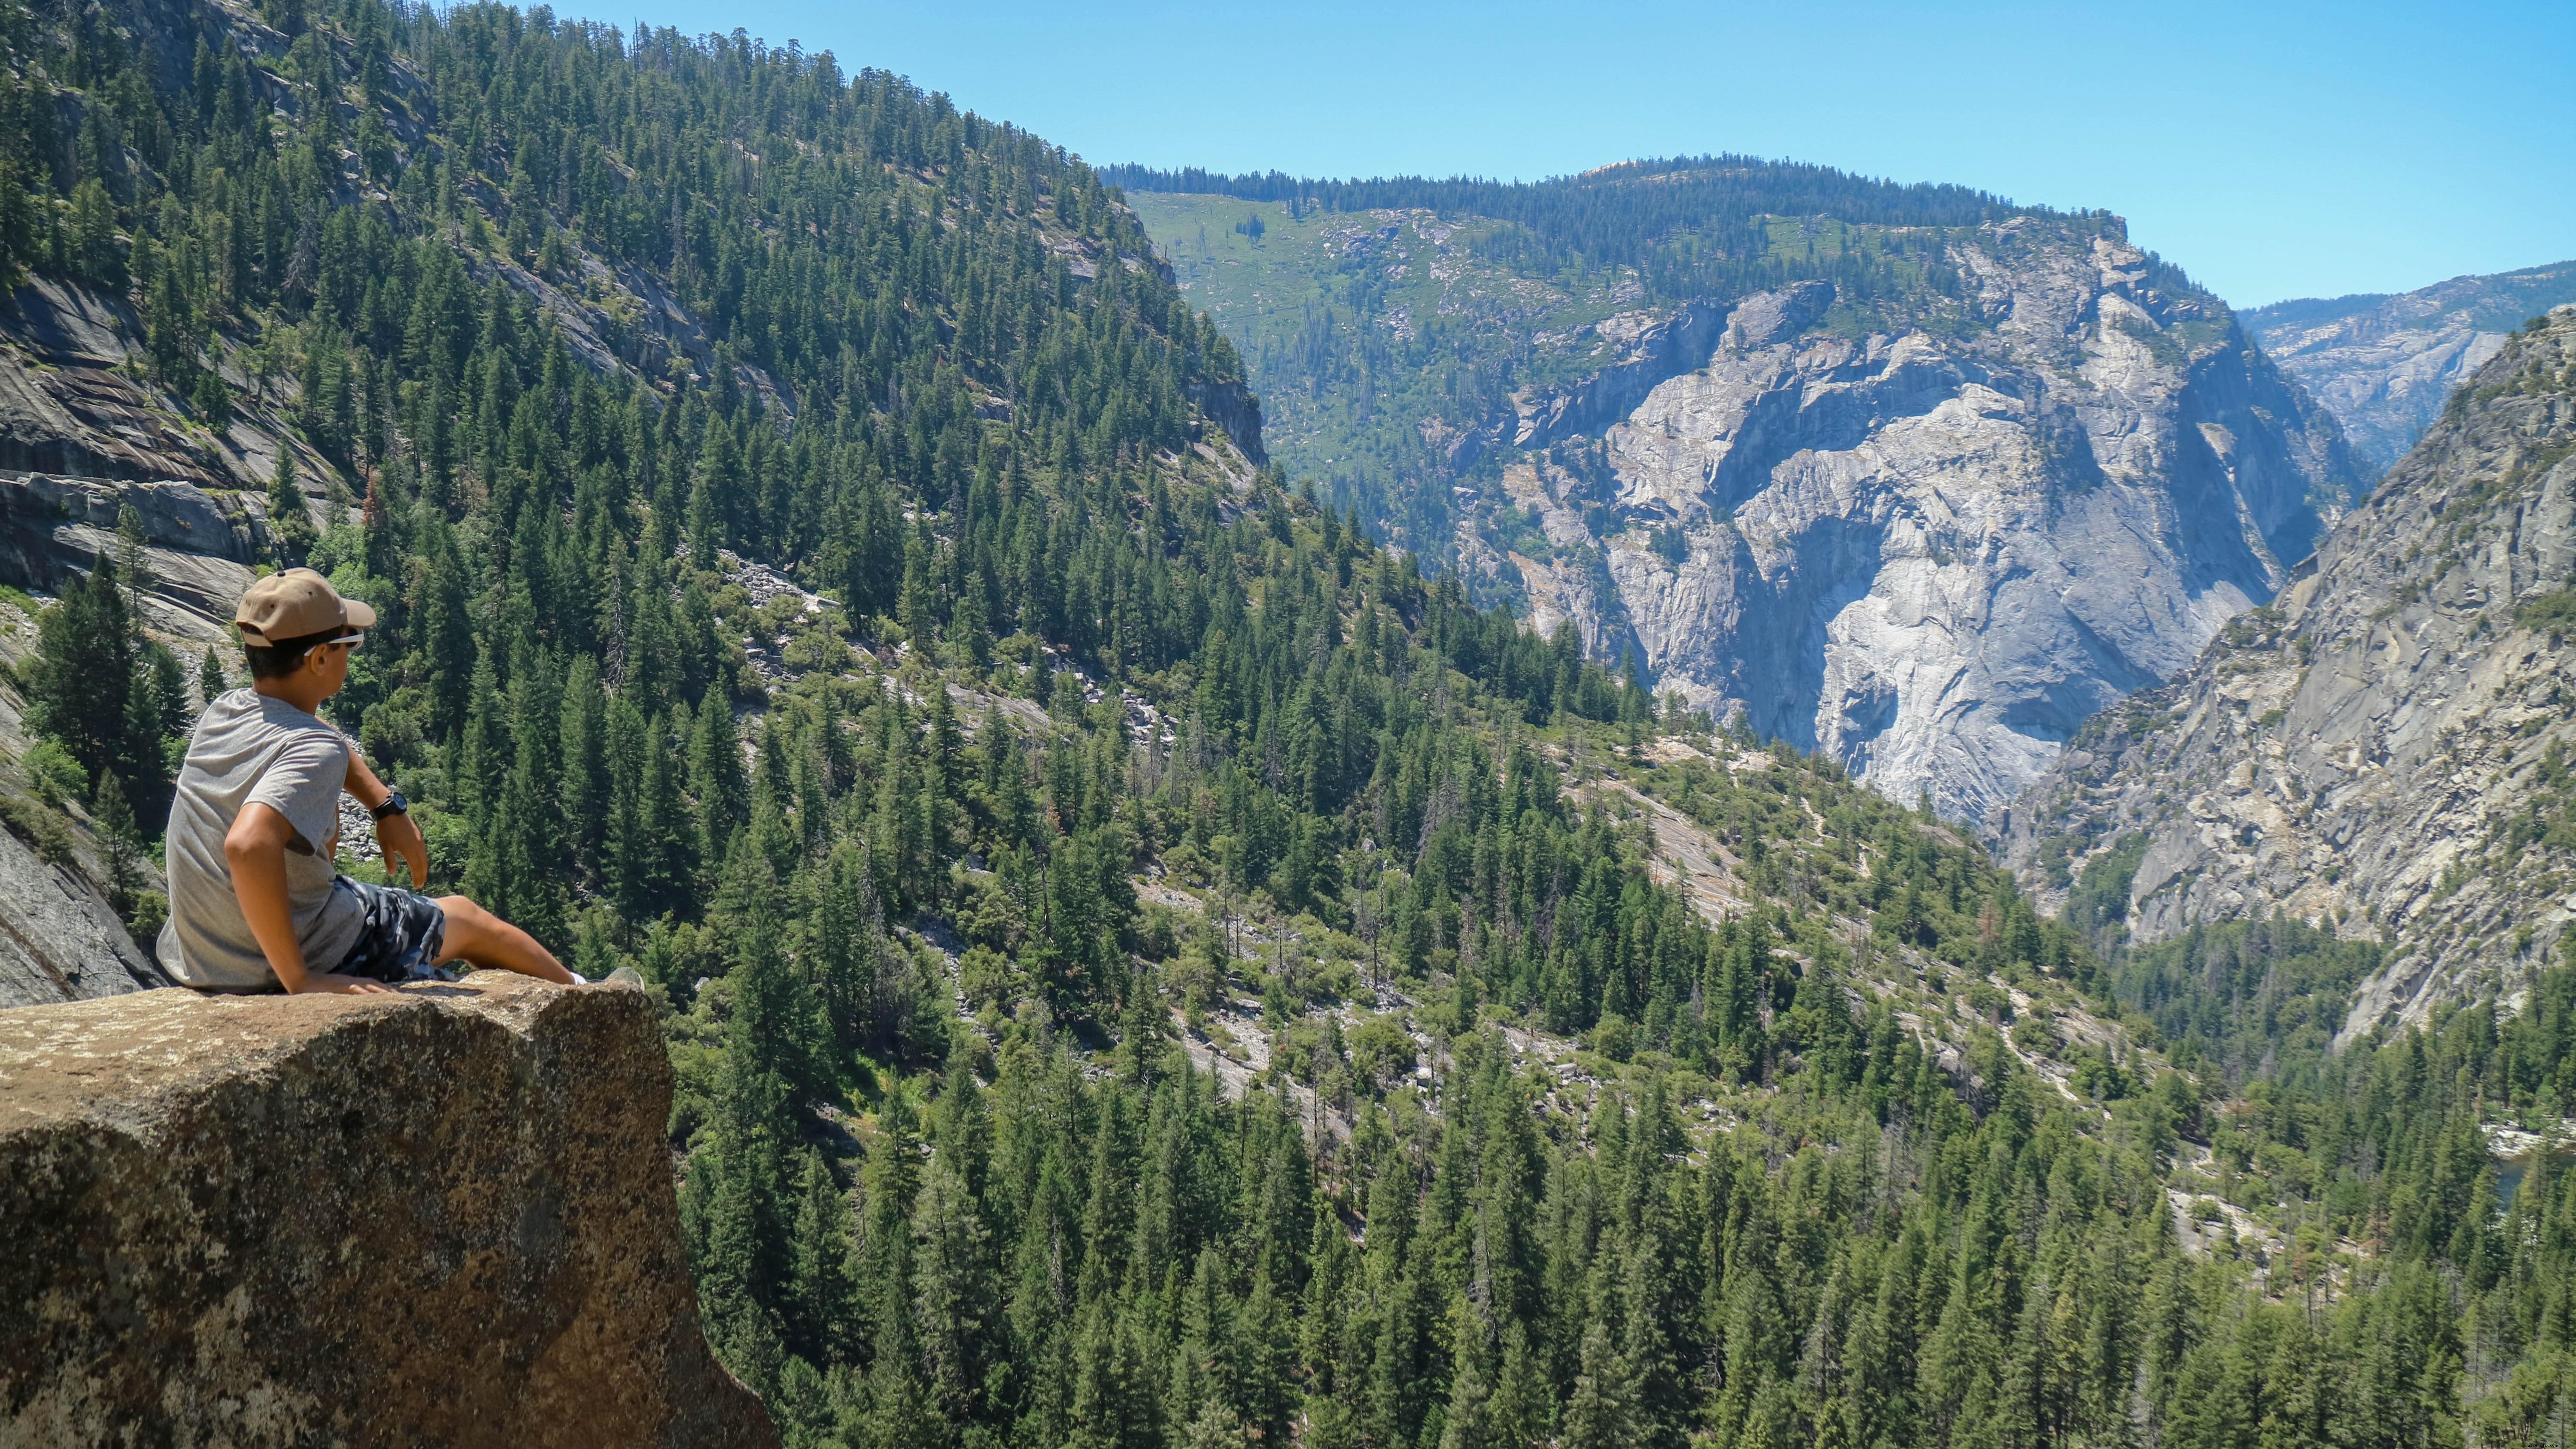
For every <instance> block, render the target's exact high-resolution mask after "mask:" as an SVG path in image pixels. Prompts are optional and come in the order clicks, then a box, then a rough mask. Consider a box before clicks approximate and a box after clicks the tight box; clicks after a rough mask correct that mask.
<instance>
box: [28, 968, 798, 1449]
mask: <svg viewBox="0 0 2576 1449" xmlns="http://www.w3.org/2000/svg"><path fill="white" fill-rule="evenodd" d="M670 1096H671V1076H670V1065H669V1062H668V1059H667V1057H666V1056H665V1054H664V1052H663V1048H662V1043H661V1041H660V1037H659V1033H658V1032H657V1030H656V1029H655V1024H654V1021H653V1013H652V1007H651V1005H650V1004H649V1002H648V1000H647V999H646V997H645V996H644V995H643V993H642V992H641V991H638V990H634V989H630V988H624V987H588V988H573V989H565V988H558V987H552V986H547V985H544V984H542V983H538V982H532V981H528V980H526V979H525V978H520V977H511V976H505V975H503V974H501V973H496V972H485V973H479V974H477V975H474V976H471V977H468V978H467V979H466V980H465V981H464V982H462V983H459V984H456V985H453V986H433V987H422V988H414V989H411V990H407V991H405V992H403V993H401V994H400V995H399V996H397V997H392V998H387V997H337V996H307V997H292V998H286V997H230V998H223V997H215V998H208V997H200V996H197V995H195V994H194V993H190V992H185V991H179V990H164V991H154V992H145V993H140V994H136V995H132V996H126V997H121V998H118V999H115V1000H112V1001H93V1002H79V1003H73V1004H69V1005H63V1006H49V1007H32V1008H26V1009H23V1010H18V1011H9V1012H0V1221H5V1222H7V1223H8V1224H10V1234H11V1242H10V1251H9V1252H8V1253H7V1254H6V1255H5V1256H0V1442H5V1443H13V1444H16V1443H23V1444H47V1445H87V1444H129V1443H179V1444H209V1445H211V1444H347V1445H417V1444H463V1445H471V1444H491V1445H503V1444H510V1445H516V1444H571V1443H581V1444H619V1445H627V1444H634V1445H650V1444H661V1445H699V1444H704V1445H774V1444H776V1443H777V1442H778V1439H777V1434H776V1432H775V1430H774V1429H773V1428H772V1427H771V1425H770V1422H769V1419H768V1415H767V1413H766V1412H765V1411H764V1410H763V1408H762V1407H761V1405H760V1402H759V1401H758V1400H757V1399H756V1398H754V1397H753V1396H752V1395H751V1394H750V1392H749V1391H747V1390H745V1389H744V1388H743V1387H742V1386H741V1385H740V1384H738V1383H736V1382H735V1381H734V1380H733V1378H732V1377H731V1376H730V1375H728V1374H726V1373H725V1371H724V1370H723V1369H722V1368H721V1367H719V1366H718V1365H717V1363H716V1361H715V1359H714V1357H713V1356H712V1355H711V1354H710V1353H709V1351H708V1349H707V1346H706V1343H705V1340H704V1339H703V1338H702V1337H701V1335H700V1331H699V1327H698V1313H697V1301H696V1294H695V1291H694V1290H693V1288H692V1287H691V1285H690V1279H689V1273H688V1265H687V1262H686V1260H685V1257H684V1255H683V1253H682V1249H681V1245H680V1239H679V1231H678V1214H677V1209H676V1206H675V1202H674V1198H673V1193H672V1187H671V1169H670V1160H669V1157H668V1154H667V1151H666V1149H665V1147H664V1144H663V1140H662V1132H663V1126H664V1117H665V1114H666V1113H667V1112H668V1111H669V1109H670Z"/></svg>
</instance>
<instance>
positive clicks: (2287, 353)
mask: <svg viewBox="0 0 2576 1449" xmlns="http://www.w3.org/2000/svg"><path fill="white" fill-rule="evenodd" d="M2562 302H2576V261H2566V262H2553V263H2551V264H2550V265H2548V266H2545V267H2526V268H2524V269H2523V270H2521V271H2519V272H2501V273H2498V274H2496V275H2495V276H2491V277H2453V278H2452V279H2450V280H2449V281H2447V282H2436V283H2434V284H2433V285H2432V286H2429V287H2423V288H2419V289H2417V290H2415V291H2412V292H2405V293H2401V294H2398V295H2395V296H2391V295H2389V294H2387V293H2383V292H2356V293H2354V294H2353V295H2351V296H2349V297H2325V298H2317V297H2304V298H2301V299H2299V300H2297V301H2293V302H2276V303H2274V304H2273V305H2271V306H2269V307H2256V308H2251V309H2248V310H2246V311H2243V312H2239V313H2238V314H2237V316H2238V317H2240V318H2242V319H2243V320H2244V323H2245V326H2246V328H2247V330H2249V331H2251V332H2252V333H2254V335H2255V336H2256V338H2258V339H2259V340H2260V341H2261V342H2262V344H2263V350H2264V351H2266V352H2269V353H2270V354H2272V356H2273V358H2274V359H2275V360H2276V361H2277V362H2279V363H2280V365H2281V369H2282V371H2284V372H2287V373H2289V374H2290V375H2291V376H2292V377H2295V378H2297V379H2298V380H2299V381H2301V382H2303V383H2305V384H2307V387H2308V390H2309V391H2310V392H2313V393H2315V394H2316V395H2317V400H2318V401H2319V402H2322V403H2324V404H2325V406H2326V410H2327V411H2328V412H2331V413H2333V414H2334V415H2335V417H2336V419H2337V420H2338V421H2340V422H2341V423H2342V424H2343V430H2344V436H2345V438H2346V439H2348V440H2349V441H2350V442H2351V444H2352V450H2353V458H2354V461H2356V462H2358V463H2360V464H2361V465H2362V466H2363V467H2364V468H2365V469H2366V470H2367V471H2368V472H2369V473H2370V474H2371V475H2372V476H2373V477H2376V476H2378V475H2379V474H2381V473H2384V472H2386V471H2388V469H2389V468H2390V467H2391V466H2392V465H2394V464H2395V463H2396V462H2397V460H2398V459H2399V458H2400V457H2403V456H2404V455H2405V452H2406V450H2407V449H2408V448H2410V447H2412V446H2413V445H2414V443H2415V440H2416V439H2417V438H2420V437H2422V436H2424V430H2425V429H2426V428H2428V427H2430V426H2432V423H2433V419H2434V417H2435V416H2436V415H2437V414H2439V413H2440V412H2441V410H2442V403H2443V400H2444V399H2446V398H2448V397H2449V396H2450V395H2451V389H2452V388H2453V387H2455V386H2457V385H2458V384H2459V383H2461V382H2462V381H2464V380H2466V379H2467V377H2468V375H2469V374H2470V373H2472V372H2475V371H2477V370H2478V368H2480V367H2482V366H2484V365H2485V363H2486V361H2487V359H2488V358H2490V357H2493V356H2495V355H2496V352H2497V350H2498V349H2499V348H2501V347H2503V345H2504V337H2505V334H2506V333H2508V332H2511V331H2512V330H2513V329H2514V328H2516V327H2518V326H2520V325H2522V323H2523V322H2525V321H2526V320H2528V319H2530V318H2532V317H2536V316H2538V315H2540V314H2541V313H2543V312H2546V311H2548V310H2549V309H2550V308H2552V307H2555V306H2557V305H2558V304H2560V303H2562Z"/></svg>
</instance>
